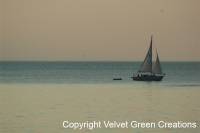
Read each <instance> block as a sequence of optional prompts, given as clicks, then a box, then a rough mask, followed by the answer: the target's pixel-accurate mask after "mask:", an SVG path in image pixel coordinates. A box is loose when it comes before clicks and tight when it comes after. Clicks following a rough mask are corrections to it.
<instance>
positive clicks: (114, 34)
mask: <svg viewBox="0 0 200 133" xmlns="http://www.w3.org/2000/svg"><path fill="white" fill-rule="evenodd" d="M0 2H1V3H0V6H2V7H1V8H0V20H1V21H0V31H1V32H0V60H66V61H67V60H76V61H79V60H80V61H85V60H115V61H117V60H118V61H138V60H143V59H144V56H145V54H146V51H147V49H148V47H149V43H150V36H151V34H153V35H154V41H153V44H154V46H155V47H156V48H157V49H158V52H159V55H160V59H161V60H167V61H169V60H170V61H171V60H172V61H184V60H189V61H194V60H196V61H200V52H199V51H200V8H199V5H200V0H0Z"/></svg>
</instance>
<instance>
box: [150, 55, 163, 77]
mask: <svg viewBox="0 0 200 133" xmlns="http://www.w3.org/2000/svg"><path fill="white" fill-rule="evenodd" d="M152 71H153V73H155V74H162V68H161V65H160V60H159V57H158V53H157V57H156V62H155V63H154V64H153V70H152Z"/></svg>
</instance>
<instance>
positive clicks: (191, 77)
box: [0, 62, 200, 133]
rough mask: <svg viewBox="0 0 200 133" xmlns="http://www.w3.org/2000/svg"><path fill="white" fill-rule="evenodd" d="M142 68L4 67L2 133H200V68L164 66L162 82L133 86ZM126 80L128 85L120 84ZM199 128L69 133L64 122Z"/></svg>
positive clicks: (8, 64) (33, 64)
mask: <svg viewBox="0 0 200 133" xmlns="http://www.w3.org/2000/svg"><path fill="white" fill-rule="evenodd" d="M140 64H141V62H0V133H199V132H200V102H199V100H200V62H162V68H163V72H164V73H166V77H164V79H163V81H161V82H142V81H133V80H132V79H131V78H130V77H131V76H132V74H133V73H135V72H137V70H138V69H139V67H140ZM118 77H121V78H122V79H123V80H121V81H114V80H113V78H118ZM65 120H68V121H72V122H85V121H104V120H105V121H107V120H109V121H119V122H120V121H138V122H158V121H161V120H162V121H166V122H178V121H183V122H196V123H197V126H198V127H197V128H195V129H192V128H189V129H170V128H166V129H159V128H152V129H151V128H150V129H146V128H145V129H142V128H136V129H132V128H128V129H106V128H102V129H94V130H88V129H84V130H73V129H65V128H63V126H62V122H63V121H65Z"/></svg>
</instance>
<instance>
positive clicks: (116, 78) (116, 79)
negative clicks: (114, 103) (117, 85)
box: [113, 78, 122, 80]
mask: <svg viewBox="0 0 200 133" xmlns="http://www.w3.org/2000/svg"><path fill="white" fill-rule="evenodd" d="M113 80H122V78H113Z"/></svg>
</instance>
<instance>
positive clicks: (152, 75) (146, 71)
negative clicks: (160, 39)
mask: <svg viewBox="0 0 200 133" xmlns="http://www.w3.org/2000/svg"><path fill="white" fill-rule="evenodd" d="M152 43H153V36H151V42H150V47H149V50H148V52H147V54H146V57H145V59H144V61H143V63H142V64H141V66H140V69H139V70H138V72H137V73H136V74H134V75H133V77H132V79H133V80H137V81H161V80H162V79H163V77H164V76H165V73H163V72H162V68H161V64H160V60H159V56H158V52H157V50H156V61H155V62H153V61H152Z"/></svg>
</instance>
